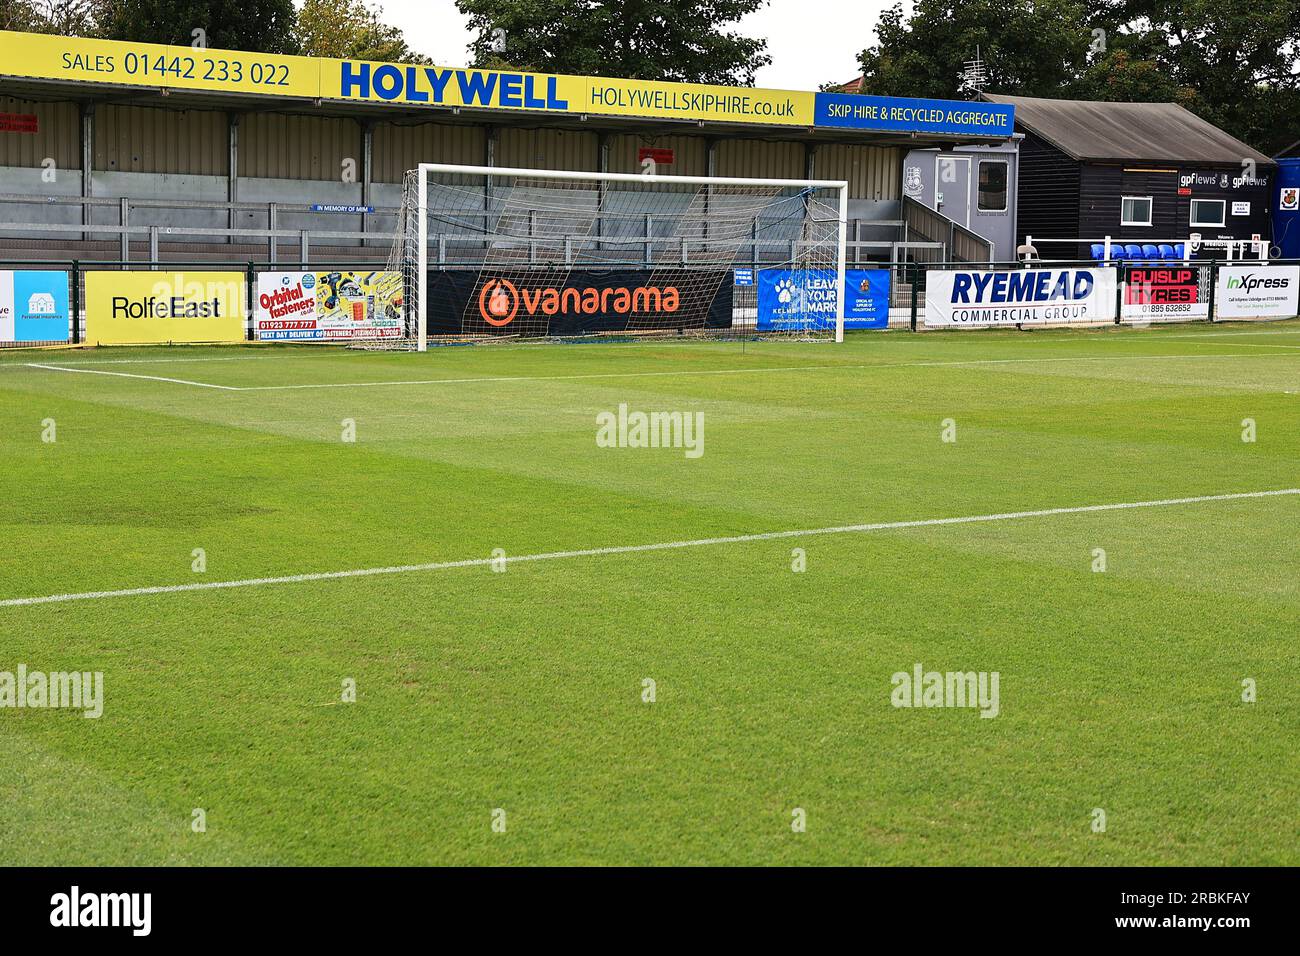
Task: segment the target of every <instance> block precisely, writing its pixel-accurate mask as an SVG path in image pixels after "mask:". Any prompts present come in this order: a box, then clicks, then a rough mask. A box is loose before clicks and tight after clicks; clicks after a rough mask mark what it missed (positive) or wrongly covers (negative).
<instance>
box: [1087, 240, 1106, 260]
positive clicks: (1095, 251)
mask: <svg viewBox="0 0 1300 956" xmlns="http://www.w3.org/2000/svg"><path fill="white" fill-rule="evenodd" d="M1088 251H1089V252H1091V253H1092V257H1093V258H1094V259H1096V260H1097V261H1098V262H1101V260H1103V259H1105V258H1106V244H1105V243H1104V242H1094V243H1093V244H1092V245H1090V246H1089V247H1088Z"/></svg>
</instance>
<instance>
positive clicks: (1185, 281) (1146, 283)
mask: <svg viewBox="0 0 1300 956" xmlns="http://www.w3.org/2000/svg"><path fill="white" fill-rule="evenodd" d="M1198 275H1199V270H1197V269H1180V268H1164V267H1162V268H1157V269H1147V268H1142V267H1139V266H1131V267H1130V268H1129V270H1128V278H1127V281H1125V283H1124V301H1125V302H1126V303H1128V304H1129V305H1175V304H1180V303H1189V302H1196V301H1198V296H1199V294H1200V286H1199V283H1198V281H1197V279H1198Z"/></svg>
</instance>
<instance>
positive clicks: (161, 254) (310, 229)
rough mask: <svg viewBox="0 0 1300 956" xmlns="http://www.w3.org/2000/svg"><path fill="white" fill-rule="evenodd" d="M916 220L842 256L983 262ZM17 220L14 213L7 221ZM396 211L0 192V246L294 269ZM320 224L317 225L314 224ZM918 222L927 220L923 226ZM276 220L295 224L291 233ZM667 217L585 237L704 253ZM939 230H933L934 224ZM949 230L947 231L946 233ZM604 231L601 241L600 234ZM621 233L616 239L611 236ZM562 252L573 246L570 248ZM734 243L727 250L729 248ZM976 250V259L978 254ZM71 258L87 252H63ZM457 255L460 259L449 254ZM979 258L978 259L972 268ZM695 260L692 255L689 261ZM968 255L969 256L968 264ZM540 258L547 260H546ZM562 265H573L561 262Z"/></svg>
mask: <svg viewBox="0 0 1300 956" xmlns="http://www.w3.org/2000/svg"><path fill="white" fill-rule="evenodd" d="M915 205H916V206H917V207H918V208H919V209H920V210H922V211H923V212H919V213H918V212H913V213H911V214H910V215H909V217H908V218H904V219H852V220H850V221H849V235H850V237H851V238H850V239H849V241H848V256H849V264H850V265H853V266H857V265H863V264H869V263H873V262H874V263H881V262H889V263H894V262H898V261H906V260H908V259H916V260H922V261H923V260H926V259H942V258H949V257H950V258H954V259H958V260H967V261H983V260H987V258H989V256H990V255H991V252H989V251H988V250H991V248H992V247H991V244H989V243H988V241H987V240H985V239H983V238H981V237H979V236H976V235H975V234H974V233H971V232H969V230H966V229H964V228H963V227H961V226H958V225H957V224H955V223H951V222H950V221H949V220H947V219H944V217H942V216H940V215H939V214H938V213H934V212H933V211H931V210H929V209H926V207H924V206H920V205H919V204H915ZM50 206H66V207H76V208H79V214H78V215H77V216H76V217H75V218H76V219H77V220H79V221H75V222H50V221H48V220H49V218H50V217H49V216H47V215H38V214H35V213H29V214H28V215H26V217H25V218H24V217H23V216H22V213H23V211H24V207H50ZM95 210H104V211H108V212H109V213H110V215H111V217H112V218H113V219H114V220H115V221H112V222H96V221H94V220H95V218H96V216H95V212H94V211H95ZM167 212H172V213H175V214H176V215H177V217H184V218H186V219H188V220H189V221H188V222H184V223H169V222H165V221H163V222H148V221H144V222H142V221H141V220H142V219H144V220H148V219H151V218H152V219H166V218H168V217H167V216H164V215H158V214H159V213H167ZM15 213H17V214H18V215H14V214H15ZM196 213H208V214H211V216H212V218H213V219H220V220H222V221H224V222H225V223H226V224H225V225H217V224H215V223H214V222H211V221H209V222H208V223H206V224H205V223H195V222H194V221H193V220H194V219H195V214H196ZM398 213H399V209H398V207H396V206H365V207H357V211H353V212H342V213H339V212H320V211H317V210H315V209H314V208H313V206H312V205H308V204H303V203H281V202H223V201H209V200H192V201H191V200H169V199H132V198H127V197H122V198H106V197H89V196H31V195H23V194H16V193H0V239H3V238H5V237H6V236H7V237H8V238H10V239H23V240H26V239H34V240H36V241H43V242H48V243H49V244H50V245H51V246H54V245H55V244H56V243H57V242H59V241H63V242H67V243H79V244H89V243H94V242H96V241H100V242H104V241H107V242H113V243H115V244H116V246H117V257H118V259H119V260H121V261H122V262H124V263H129V262H131V261H132V260H133V259H137V258H143V259H144V260H145V261H146V263H149V262H153V263H158V262H162V261H164V260H165V259H169V258H170V255H168V252H169V250H167V249H166V246H167V245H177V244H185V245H194V244H201V245H208V246H211V247H214V248H210V249H205V250H202V251H203V252H204V254H205V255H209V254H210V255H212V256H214V257H216V258H218V259H219V258H221V257H222V255H223V252H222V249H221V248H220V247H223V246H227V247H228V246H244V247H258V246H260V247H262V248H263V249H265V258H266V260H267V261H270V262H272V263H277V262H283V261H285V260H284V259H283V258H282V257H283V256H284V255H285V249H284V247H286V246H288V247H289V248H290V249H291V250H293V251H292V252H290V253H289V254H288V255H289V257H290V258H292V257H294V256H295V255H296V258H297V259H298V260H299V261H303V262H308V261H310V260H311V259H312V256H313V247H314V246H317V245H319V246H322V247H325V248H326V250H327V251H326V252H324V257H325V258H326V259H328V258H330V257H340V256H343V255H346V256H347V257H348V258H351V256H352V253H351V252H346V251H345V250H348V249H349V248H355V249H356V254H357V255H358V256H359V257H363V258H364V257H365V256H367V255H370V254H375V253H374V252H373V251H374V250H377V249H385V250H386V249H387V248H388V247H389V246H390V244H391V243H392V239H393V232H394V229H395V227H396V223H397V217H398ZM429 215H430V218H431V219H432V220H433V224H434V227H433V228H431V229H430V256H429V259H430V262H431V263H433V264H436V265H438V266H452V265H457V264H462V263H466V262H470V261H472V260H473V259H474V258H475V257H476V253H477V252H479V251H481V250H482V249H483V248H484V247H485V245H486V243H487V241H488V237H490V236H491V234H492V230H493V228H494V223H495V221H496V219H497V217H498V214H497V213H494V212H490V211H487V210H483V211H480V210H467V209H464V208H458V209H432V210H430V212H429ZM330 216H342V217H344V218H345V219H357V218H360V219H361V226H362V228H361V229H346V228H322V227H323V226H324V225H326V224H327V221H328V218H329V217H330ZM241 217H243V218H248V219H256V220H257V221H256V222H255V223H250V224H246V225H238V224H237V221H238V220H239V219H240V218H241ZM304 217H310V218H311V219H312V220H313V221H312V222H311V224H310V225H306V224H304V223H303V222H302V220H303V218H304ZM322 217H323V218H322ZM927 217H928V218H927ZM286 220H289V221H295V220H296V221H297V224H296V225H294V226H289V225H287V224H286ZM673 220H674V217H672V216H671V215H666V216H661V217H656V216H655V215H654V214H647V215H645V216H643V217H638V219H637V223H636V225H637V227H638V228H637V229H636V230H635V231H631V232H630V231H629V230H628V228H627V226H628V220H627V219H626V217H618V228H617V229H616V230H610V229H602V228H600V227H599V226H598V227H597V228H596V229H594V230H593V233H594V236H598V237H599V243H600V247H601V248H602V249H610V248H616V247H626V248H628V249H636V250H638V251H639V252H640V253H641V254H640V256H638V257H635V258H634V257H631V256H628V257H626V259H625V260H619V261H620V262H622V261H626V263H628V264H638V265H644V264H653V263H654V262H655V261H656V259H657V258H658V256H659V254H660V251H661V250H669V249H672V250H673V251H675V252H676V256H675V258H676V259H678V260H681V261H689V260H690V258H691V255H692V252H696V251H697V250H700V251H703V250H706V249H707V248H708V246H709V239H708V238H707V236H698V237H683V236H679V235H656V230H657V229H660V227H661V226H662V225H663V223H664V222H665V221H673ZM938 223H942V224H946V225H943V227H940V226H939V225H936V224H938ZM949 227H951V228H949ZM767 228H768V227H767V225H765V224H764V223H763V221H762V219H761V217H756V218H755V221H754V223H753V225H752V227H751V229H750V236H749V238H748V239H746V240H745V241H743V242H742V243H740V245H741V246H742V247H743V248H744V249H746V250H747V251H748V255H747V256H745V257H744V258H747V259H748V260H749V264H751V265H753V266H762V265H765V264H773V263H777V262H780V261H782V260H783V259H786V258H790V259H792V258H793V256H792V255H791V250H792V249H794V248H795V244H796V243H797V240H795V239H789V238H764V237H763V236H762V232H763V231H764V230H765V229H767ZM604 233H609V234H604ZM620 233H621V234H620ZM882 234H883V235H884V236H886V238H875V239H868V238H864V236H867V235H876V236H880V235H882ZM521 240H523V241H526V242H528V243H529V244H530V246H529V247H530V251H531V252H532V261H533V264H537V265H543V264H545V263H546V261H547V258H546V257H542V256H539V255H537V250H540V249H542V248H544V246H545V244H546V243H548V242H550V241H551V240H548V239H546V238H545V237H544V236H541V235H538V236H536V237H528V236H525V237H521ZM569 242H570V244H573V243H575V242H577V243H580V242H581V240H570V241H569ZM730 244H731V245H734V244H735V243H734V242H732V243H730ZM982 250H984V251H982ZM63 251H66V252H68V253H70V254H72V255H76V254H77V253H78V252H82V251H86V252H90V254H92V255H93V254H94V253H93V252H91V251H90V250H85V249H75V248H68V249H65V250H63ZM196 251H198V250H195V249H193V248H187V249H182V250H177V251H176V253H175V254H176V255H177V257H178V258H177V260H176V261H181V259H183V258H184V257H185V256H186V255H193V254H194V253H195V252H196ZM457 253H463V255H458V254H457ZM247 254H248V253H247V251H244V252H242V253H235V254H233V255H232V256H231V257H230V258H231V260H232V261H245V259H246V256H247ZM981 256H983V260H981V258H980V257H981ZM696 257H697V258H700V257H701V256H700V252H697V253H696ZM972 257H973V258H972ZM549 258H552V259H553V258H555V257H554V256H551V257H549ZM736 258H737V260H738V261H737V264H739V265H743V264H744V262H743V261H741V259H742V257H741V256H737V257H736ZM565 261H566V262H567V261H573V260H571V259H570V258H569V256H568V255H566V257H565Z"/></svg>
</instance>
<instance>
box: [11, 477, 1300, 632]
mask: <svg viewBox="0 0 1300 956" xmlns="http://www.w3.org/2000/svg"><path fill="white" fill-rule="evenodd" d="M1281 495H1300V488H1284V489H1281V490H1278V491H1242V492H1234V493H1231V494H1223V495H1197V496H1195V497H1190V498H1160V499H1156V500H1154V501H1127V502H1121V503H1118V504H1105V505H1079V506H1075V507H1070V508H1044V509H1041V510H1039V511H1006V512H1001V513H998V514H987V515H967V516H965V517H962V518H925V519H921V520H917V521H884V522H877V523H875V524H849V525H836V526H833V527H829V528H804V529H801V530H798V531H765V532H761V533H758V534H737V535H729V536H727V537H720V538H694V539H689V540H685V541H661V542H656V543H653V544H627V545H616V546H613V547H607V548H584V549H581V550H577V551H547V552H543V553H541V554H520V555H515V556H514V557H509V556H507V557H504V558H465V559H462V560H460V561H434V562H430V563H428V564H402V565H396V566H394V567H386V568H357V569H354V570H350V571H319V572H313V573H309V574H289V575H284V576H283V577H271V578H245V579H242V580H236V581H211V582H204V583H201V584H164V585H157V586H154V587H144V588H125V589H123V590H118V591H83V592H81V593H77V594H51V595H48V596H46V597H27V598H9V599H8V600H4V601H0V607H23V606H27V605H31V604H61V603H64V602H67V601H94V600H99V599H101V598H117V597H138V596H140V595H146V594H178V593H180V592H183V591H216V590H223V589H227V588H248V587H259V586H261V585H266V584H301V583H304V582H309V581H332V580H335V579H338V578H364V577H374V576H376V575H383V574H411V573H414V572H421V571H446V570H449V569H452V568H478V567H485V566H487V565H491V564H493V563H494V562H501V561H504V562H505V563H507V564H519V563H523V562H525V561H558V560H563V559H566V558H590V557H597V556H600V555H610V554H640V553H642V552H645V551H671V550H676V549H680V548H704V547H712V546H716V545H724V544H746V543H748V542H751V541H775V540H778V539H780V538H809V537H815V536H818V535H828V534H856V533H861V532H867V531H896V530H900V529H906V528H932V527H938V526H941V525H954V524H976V523H979V522H986V521H1015V520H1019V519H1022V518H1045V517H1050V516H1052V515H1075V514H1089V513H1092V512H1098V511H1128V510H1132V509H1135V508H1167V507H1171V506H1173V505H1190V504H1201V503H1203V502H1207V501H1240V500H1243V499H1247V498H1276V497H1279V496H1281Z"/></svg>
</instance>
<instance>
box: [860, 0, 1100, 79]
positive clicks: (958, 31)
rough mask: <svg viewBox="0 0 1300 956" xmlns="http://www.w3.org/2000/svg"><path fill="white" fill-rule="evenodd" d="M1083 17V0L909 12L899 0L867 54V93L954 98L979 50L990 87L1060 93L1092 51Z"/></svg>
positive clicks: (927, 4) (1009, 0) (985, 0)
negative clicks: (964, 69)
mask: <svg viewBox="0 0 1300 956" xmlns="http://www.w3.org/2000/svg"><path fill="white" fill-rule="evenodd" d="M1082 18H1083V7H1082V5H1081V4H1079V3H1078V2H1076V0H1041V2H1026V0H967V2H963V0H917V2H916V4H915V7H914V9H913V11H912V14H911V16H908V17H904V15H903V7H902V3H901V2H900V3H896V4H895V5H894V6H893V7H891V8H890V9H888V10H886V11H885V12H884V13H883V14H881V18H880V23H879V24H878V25H877V27H876V43H875V45H874V46H872V47H870V48H868V49H867V50H865V51H863V53H862V56H861V57H860V61H861V63H862V75H863V77H864V83H863V92H865V93H876V94H878V95H882V96H928V97H941V98H942V97H946V98H948V99H951V98H953V97H954V96H956V95H957V86H958V82H959V78H960V75H961V72H962V66H963V64H964V63H965V61H967V60H972V59H974V58H975V53H976V50H977V49H978V51H979V54H980V57H981V59H983V61H984V63H985V66H986V68H987V70H988V74H989V83H988V87H987V88H988V89H990V90H998V91H1002V92H1007V93H1013V92H1014V93H1021V94H1024V95H1026V96H1061V95H1062V94H1063V91H1064V90H1065V89H1066V88H1067V86H1068V84H1069V83H1070V82H1071V81H1072V80H1073V79H1074V78H1075V76H1076V75H1077V70H1078V66H1079V65H1080V64H1081V63H1082V62H1083V60H1084V57H1085V55H1086V52H1087V49H1088V40H1089V35H1088V34H1087V33H1086V31H1084V30H1082V29H1081V27H1080V23H1081V21H1082Z"/></svg>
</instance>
